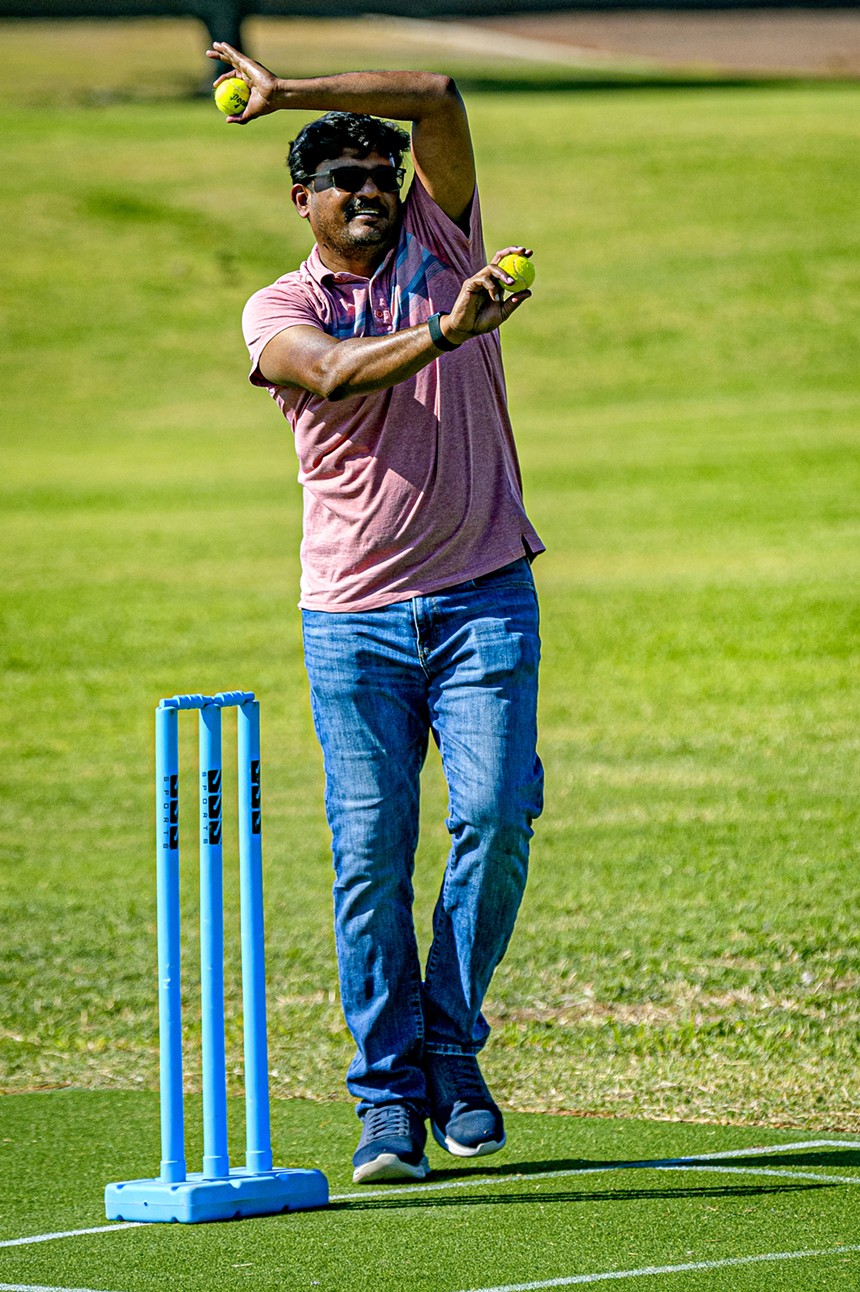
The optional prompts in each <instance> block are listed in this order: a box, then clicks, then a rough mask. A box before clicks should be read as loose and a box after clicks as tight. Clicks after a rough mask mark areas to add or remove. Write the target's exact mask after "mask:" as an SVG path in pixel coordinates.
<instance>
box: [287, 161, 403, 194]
mask: <svg viewBox="0 0 860 1292" xmlns="http://www.w3.org/2000/svg"><path fill="white" fill-rule="evenodd" d="M405 174H406V171H405V170H403V169H402V168H397V169H395V167H394V166H332V168H331V170H321V171H317V173H316V175H309V176H308V177H307V183H308V184H313V185H315V187H316V191H317V193H322V192H323V191H324V189H327V188H339V189H340V190H341V192H342V193H359V192H360V191H361V190H362V189H363V188H364V186H365V184H366V183H367V181H368V179H372V180H373V182H374V184H375V185H376V187H377V188H378V189H379V191H380V193H396V192H397V190H398V189H399V188H401V187H402V186H403V178H404V176H405Z"/></svg>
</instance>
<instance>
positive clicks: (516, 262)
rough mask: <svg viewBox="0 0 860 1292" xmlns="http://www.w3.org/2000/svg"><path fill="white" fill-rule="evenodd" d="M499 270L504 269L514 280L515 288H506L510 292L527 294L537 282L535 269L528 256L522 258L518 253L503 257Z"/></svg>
mask: <svg viewBox="0 0 860 1292" xmlns="http://www.w3.org/2000/svg"><path fill="white" fill-rule="evenodd" d="M499 269H504V271H505V273H506V274H510V276H511V278H513V280H514V285H513V287H506V290H507V291H509V292H527V291H528V290H529V288H530V287H531V285H532V283H533V282H534V280H535V267H534V265H533V264H532V262H531V261H530V260H529V258H528V256H521V255H519V254H518V253H516V252H512V253H511V254H510V255H509V256H502V258H501V260H500V261H499Z"/></svg>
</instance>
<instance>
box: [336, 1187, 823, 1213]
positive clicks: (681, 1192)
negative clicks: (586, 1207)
mask: <svg viewBox="0 0 860 1292" xmlns="http://www.w3.org/2000/svg"><path fill="white" fill-rule="evenodd" d="M523 1183H525V1181H523ZM834 1188H838V1183H837V1182H836V1181H834V1183H833V1184H823V1183H818V1182H817V1181H812V1182H810V1183H809V1184H804V1183H797V1182H795V1181H787V1182H786V1183H785V1184H778V1183H777V1182H776V1181H773V1180H771V1181H768V1182H767V1184H721V1185H707V1186H705V1187H704V1188H698V1189H697V1188H696V1187H695V1186H694V1185H681V1186H680V1187H678V1188H672V1187H669V1188H665V1187H662V1186H661V1187H659V1188H656V1189H643V1188H641V1187H637V1188H633V1189H627V1188H625V1187H624V1185H623V1184H620V1185H619V1188H617V1189H552V1190H548V1191H547V1190H544V1189H541V1190H540V1192H539V1193H538V1192H530V1193H514V1192H509V1193H501V1192H492V1191H490V1192H485V1193H481V1194H477V1195H476V1194H471V1195H469V1194H467V1195H465V1196H464V1195H462V1194H458V1195H457V1197H455V1198H452V1197H442V1196H440V1195H439V1194H434V1195H432V1196H430V1197H428V1196H427V1195H426V1194H422V1195H421V1196H420V1197H417V1198H410V1197H409V1196H408V1195H407V1196H406V1197H404V1196H403V1194H399V1195H398V1196H397V1197H396V1198H379V1197H377V1198H367V1199H366V1200H364V1199H362V1198H350V1199H349V1200H348V1201H345V1200H344V1201H340V1202H331V1203H329V1206H328V1210H329V1211H389V1210H391V1211H393V1210H396V1209H397V1208H399V1207H498V1206H512V1205H520V1204H529V1203H534V1202H537V1203H540V1204H541V1206H545V1205H546V1204H547V1203H551V1202H653V1201H655V1200H662V1201H672V1200H674V1199H678V1198H682V1199H691V1198H698V1199H701V1198H723V1199H732V1200H733V1199H736V1198H759V1197H766V1196H767V1195H773V1194H789V1193H809V1192H810V1191H813V1190H815V1189H834Z"/></svg>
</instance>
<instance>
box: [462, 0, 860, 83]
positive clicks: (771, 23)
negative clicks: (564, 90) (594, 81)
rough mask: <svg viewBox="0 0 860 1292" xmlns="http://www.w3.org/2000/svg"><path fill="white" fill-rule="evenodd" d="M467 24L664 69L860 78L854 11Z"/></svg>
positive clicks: (580, 16) (556, 16) (548, 17)
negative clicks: (657, 64)
mask: <svg viewBox="0 0 860 1292" xmlns="http://www.w3.org/2000/svg"><path fill="white" fill-rule="evenodd" d="M468 25H469V26H470V27H471V28H472V29H473V30H474V29H475V28H479V29H484V30H487V31H493V32H497V33H499V34H505V35H508V36H511V37H514V38H516V37H519V38H521V39H523V40H524V41H527V40H535V41H540V42H542V43H548V42H556V43H558V44H560V45H567V46H570V47H571V48H576V49H579V50H580V51H582V52H586V51H593V52H595V53H600V54H604V55H615V56H625V55H629V56H633V57H634V58H646V59H655V60H657V61H659V62H660V63H662V64H663V65H667V66H675V65H677V66H683V67H703V68H710V69H714V70H719V71H725V72H737V73H756V72H758V73H772V74H780V73H783V74H796V73H801V74H808V75H814V76H834V77H841V76H851V77H853V76H857V75H860V12H858V11H854V12H852V11H849V10H845V9H815V10H812V9H790V10H789V9H785V10H766V9H758V10H748V11H746V12H742V11H738V10H732V11H729V12H720V11H715V10H712V11H710V12H697V13H689V12H688V13H681V12H678V11H677V10H672V11H668V10H661V11H650V12H641V13H639V12H629V11H628V12H618V13H604V12H600V13H593V12H592V13H582V12H580V13H571V12H567V13H551V14H534V15H519V16H516V17H507V18H490V19H483V18H482V19H479V20H473V21H470V22H469V24H468ZM522 52H523V54H525V52H526V51H525V50H523V51H522Z"/></svg>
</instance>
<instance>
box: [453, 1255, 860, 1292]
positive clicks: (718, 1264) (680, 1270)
mask: <svg viewBox="0 0 860 1292" xmlns="http://www.w3.org/2000/svg"><path fill="white" fill-rule="evenodd" d="M844 1252H860V1243H854V1244H852V1245H851V1246H845V1247H818V1248H810V1249H809V1250H808V1251H802V1252H765V1253H764V1254H763V1255H761V1256H727V1257H726V1258H725V1260H722V1261H688V1262H686V1263H685V1264H683V1265H643V1267H642V1268H641V1269H638V1270H613V1271H611V1272H610V1273H607V1274H571V1275H569V1276H568V1277H567V1278H559V1279H544V1280H542V1281H541V1282H539V1283H506V1284H505V1285H504V1286H503V1287H493V1288H469V1289H468V1292H536V1290H537V1289H538V1288H564V1287H572V1286H573V1285H574V1284H575V1283H609V1282H610V1281H611V1280H613V1279H641V1278H645V1277H647V1276H648V1275H649V1274H687V1273H689V1272H690V1271H691V1270H726V1269H731V1268H732V1267H733V1266H737V1265H757V1264H760V1263H762V1262H764V1261H802V1260H809V1259H811V1258H812V1257H814V1256H841V1255H842V1254H843V1253H844Z"/></svg>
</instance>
